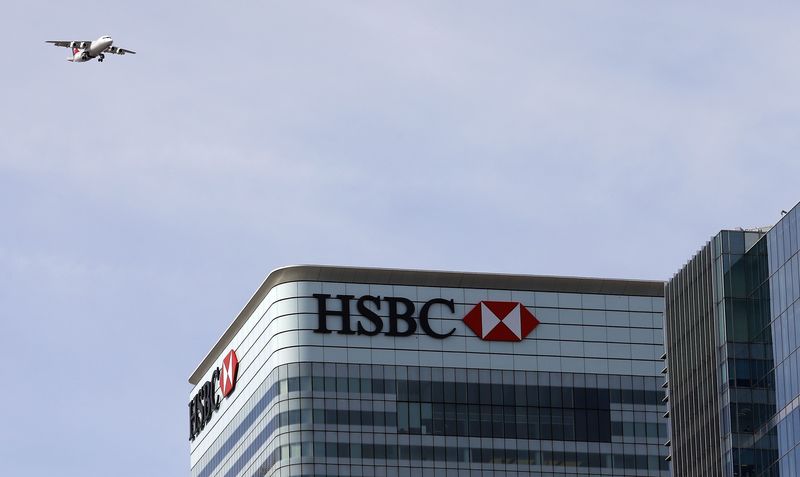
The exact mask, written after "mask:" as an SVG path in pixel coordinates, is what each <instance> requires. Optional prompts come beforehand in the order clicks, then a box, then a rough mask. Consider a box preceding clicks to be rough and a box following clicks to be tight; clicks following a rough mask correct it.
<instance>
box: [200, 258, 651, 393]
mask: <svg viewBox="0 0 800 477" xmlns="http://www.w3.org/2000/svg"><path fill="white" fill-rule="evenodd" d="M297 281H318V282H345V283H367V284H374V285H408V286H429V287H445V288H487V289H496V290H518V291H543V292H567V293H594V294H605V295H632V296H663V294H664V285H665V282H663V281H655V280H626V279H608V278H584V277H560V276H546V275H512V274H502V273H476V272H448V271H438V270H404V269H393V268H367V267H339V266H328V265H290V266H286V267H281V268H277V269H275V270H273V271H272V272H271V273H270V274H269V275H267V278H266V279H264V282H263V283H262V284H261V286H260V287H258V289H257V290H256V292H255V293H254V294H253V296H252V297H251V298H250V300H248V302H247V304H246V305H245V306H244V308H242V310H241V311H240V312H239V314H238V315H237V316H236V318H235V319H234V320H233V322H232V323H231V324H230V325H229V326H228V328H227V329H226V330H225V332H224V333H223V334H222V336H220V338H219V339H218V340H217V343H216V344H215V345H214V347H213V348H211V351H209V352H208V354H207V355H206V357H205V358H204V359H203V360H202V361H201V362H200V364H199V365H198V366H197V368H196V369H195V370H194V372H193V373H192V375H191V376H190V377H189V383H190V384H197V383H198V382H199V381H200V378H202V376H203V375H204V374H205V372H206V370H208V368H209V367H210V366H211V363H212V362H213V360H214V359H215V358H216V356H217V355H219V354H220V353H221V352H222V351H223V350H224V348H225V347H226V346H228V343H230V342H231V340H232V339H233V337H234V336H235V335H236V333H237V332H238V331H239V330H240V329H241V328H242V326H244V323H245V322H246V321H247V318H248V317H249V316H250V315H251V314H252V313H253V311H255V309H256V307H258V305H259V304H260V303H261V301H262V300H263V299H264V297H265V296H266V295H267V294H268V293H269V291H270V290H271V289H272V288H273V287H275V286H277V285H280V284H281V283H289V282H297Z"/></svg>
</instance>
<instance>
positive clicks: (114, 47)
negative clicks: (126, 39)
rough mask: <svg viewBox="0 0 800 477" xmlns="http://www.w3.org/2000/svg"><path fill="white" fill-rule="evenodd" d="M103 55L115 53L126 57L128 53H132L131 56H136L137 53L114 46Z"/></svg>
mask: <svg viewBox="0 0 800 477" xmlns="http://www.w3.org/2000/svg"><path fill="white" fill-rule="evenodd" d="M103 53H113V54H115V55H125V54H128V53H130V54H131V55H135V54H136V52H135V51H131V50H126V49H125V48H117V47H116V46H112V47H110V48H108V49H107V50H106V51H104V52H103Z"/></svg>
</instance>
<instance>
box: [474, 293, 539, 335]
mask: <svg viewBox="0 0 800 477" xmlns="http://www.w3.org/2000/svg"><path fill="white" fill-rule="evenodd" d="M464 323H466V324H467V326H469V329H471V330H472V331H473V333H475V334H476V335H478V337H480V339H482V340H485V341H522V340H523V339H524V338H525V337H526V336H528V334H529V333H530V332H531V331H533V329H534V328H536V326H537V325H538V324H539V320H537V319H536V317H535V316H533V313H531V312H530V311H528V309H527V308H525V306H523V305H522V303H519V302H516V301H482V302H480V303H478V304H477V305H475V308H473V309H472V310H470V311H469V313H467V314H466V315H465V316H464Z"/></svg>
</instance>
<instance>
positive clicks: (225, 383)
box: [219, 350, 239, 397]
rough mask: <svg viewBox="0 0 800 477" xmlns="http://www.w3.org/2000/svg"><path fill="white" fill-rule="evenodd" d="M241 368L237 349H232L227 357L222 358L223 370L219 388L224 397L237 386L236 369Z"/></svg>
mask: <svg viewBox="0 0 800 477" xmlns="http://www.w3.org/2000/svg"><path fill="white" fill-rule="evenodd" d="M238 369H239V358H237V357H236V351H234V350H230V352H229V353H228V355H227V356H225V359H223V360H222V372H221V373H220V376H219V390H220V392H222V395H223V396H224V397H228V394H230V393H231V391H233V388H234V386H236V371H237V370H238Z"/></svg>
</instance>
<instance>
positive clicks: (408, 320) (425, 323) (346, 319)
mask: <svg viewBox="0 0 800 477" xmlns="http://www.w3.org/2000/svg"><path fill="white" fill-rule="evenodd" d="M314 298H316V299H317V306H318V308H317V309H318V312H317V318H318V322H317V328H316V329H315V330H314V333H332V332H333V331H332V330H331V329H330V328H329V325H330V323H329V320H328V318H329V317H332V316H335V317H338V318H340V319H338V320H336V322H337V323H341V328H340V329H338V330H335V331H336V332H337V333H339V334H340V335H367V336H375V335H377V334H378V333H381V332H383V334H385V335H386V336H410V335H413V334H414V332H415V331H417V322H418V321H419V327H420V328H422V331H424V332H425V334H426V335H428V336H430V337H432V338H436V339H439V340H441V339H445V338H447V337H448V336H450V335H452V334H453V333H454V332H455V331H456V329H455V328H453V329H452V330H450V331H449V332H448V333H444V334H442V333H437V332H436V331H434V330H433V329H432V328H431V324H430V321H429V318H428V315H429V313H430V310H431V307H433V306H434V305H442V306H444V307H445V308H447V309H448V310H450V313H455V311H456V309H455V303H454V302H453V300H445V299H444V298H434V299H432V300H429V301H427V302H425V304H424V305H422V308H420V310H419V316H418V317H417V318H415V317H414V312H415V308H416V307H415V306H414V302H412V301H411V300H409V299H408V298H400V297H389V296H387V297H383V298H381V297H379V296H372V295H364V296H362V297H361V298H359V299H357V300H356V299H355V298H356V297H355V296H353V295H336V297H335V298H331V295H326V294H319V293H317V294H314ZM337 302H338V303H337ZM334 303H335V305H334V306H335V308H334V309H330V308H329V305H332V304H334ZM384 303H385V305H386V307H387V309H388V317H389V329H388V330H386V331H383V320H382V319H381V317H380V316H378V314H377V313H376V312H375V311H374V310H381V308H382V306H383V305H384ZM368 304H369V305H372V307H371V308H370V307H368V306H367V305H368ZM353 305H355V307H356V310H358V313H359V314H360V315H361V316H362V317H363V318H364V319H365V321H364V322H362V321H360V320H359V321H356V322H355V323H353V322H352V321H351V317H350V313H351V307H352V306H353ZM353 325H355V326H353ZM401 328H402V329H401Z"/></svg>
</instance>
